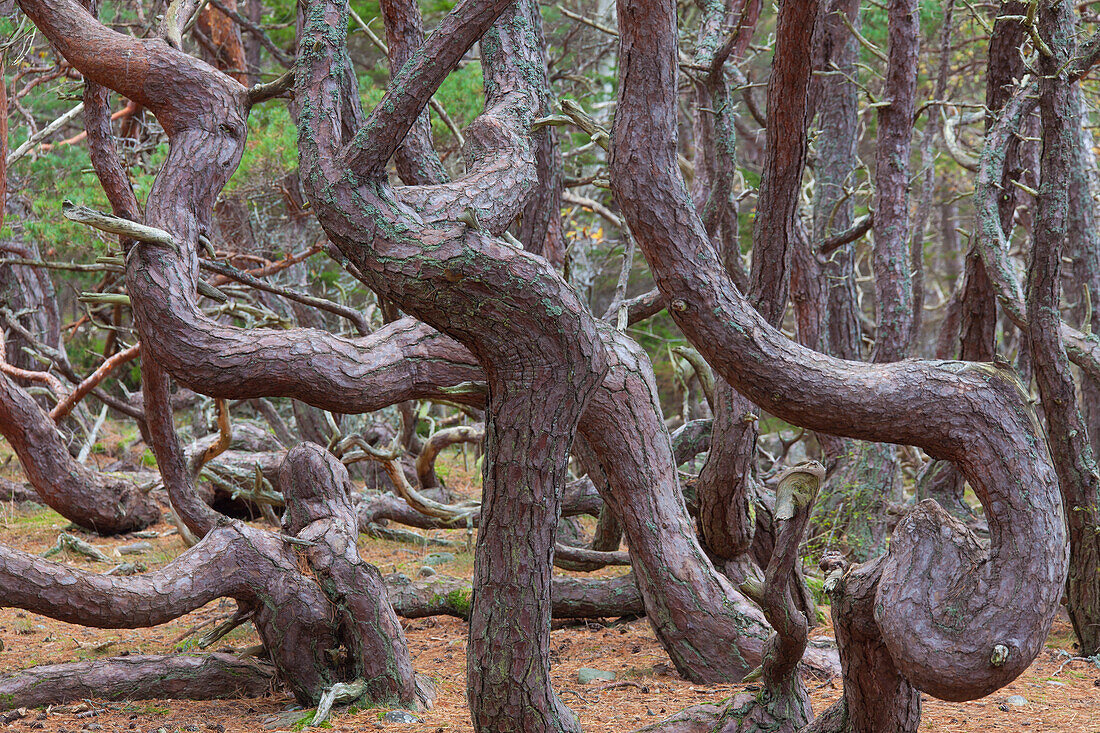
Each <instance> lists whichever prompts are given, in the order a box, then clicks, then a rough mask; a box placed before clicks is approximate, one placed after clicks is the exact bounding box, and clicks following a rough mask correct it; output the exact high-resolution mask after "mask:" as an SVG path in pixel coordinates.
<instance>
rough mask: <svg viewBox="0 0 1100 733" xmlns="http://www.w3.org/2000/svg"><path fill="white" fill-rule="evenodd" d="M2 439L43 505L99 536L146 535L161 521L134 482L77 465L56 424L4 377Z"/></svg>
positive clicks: (0, 395)
mask: <svg viewBox="0 0 1100 733" xmlns="http://www.w3.org/2000/svg"><path fill="white" fill-rule="evenodd" d="M0 434H3V436H4V438H5V439H6V440H7V441H8V445H10V446H11V448H12V450H14V451H15V453H16V455H17V456H19V463H20V465H21V466H22V467H23V474H24V475H25V476H26V477H27V481H29V482H30V484H31V485H32V486H34V489H35V491H37V492H38V495H39V496H40V497H41V498H42V501H43V502H44V503H45V504H46V505H48V506H49V507H50V508H51V509H53V510H54V511H56V512H57V513H58V514H60V515H61V516H63V517H65V518H66V519H68V520H70V521H72V522H74V523H76V524H79V525H80V526H81V527H86V528H88V529H90V530H92V531H93V532H99V533H101V534H108V535H110V534H122V533H125V532H134V531H136V530H139V529H144V528H146V527H148V526H149V525H151V524H154V523H156V522H157V521H159V520H160V508H159V507H158V506H157V504H156V502H155V501H153V499H152V498H151V497H150V496H149V495H147V494H144V493H142V492H141V491H140V490H139V489H138V487H137V486H135V485H134V484H133V482H131V481H128V480H126V479H123V478H116V477H113V476H110V475H108V474H103V473H100V472H98V471H93V470H91V469H89V468H87V467H86V466H84V465H82V464H80V463H78V462H77V461H76V459H75V458H73V457H72V455H71V454H70V453H69V450H68V448H67V447H66V445H65V444H64V442H63V441H62V440H61V435H60V434H59V433H58V432H57V426H56V425H54V422H53V420H51V419H50V418H49V416H48V415H47V414H46V413H45V412H43V411H42V408H40V407H39V406H38V404H37V403H36V402H35V401H34V398H32V397H31V396H30V395H29V394H27V393H26V392H25V391H24V390H22V389H20V388H19V386H18V385H17V384H15V382H13V381H12V380H11V379H9V378H8V376H7V375H5V374H3V373H0Z"/></svg>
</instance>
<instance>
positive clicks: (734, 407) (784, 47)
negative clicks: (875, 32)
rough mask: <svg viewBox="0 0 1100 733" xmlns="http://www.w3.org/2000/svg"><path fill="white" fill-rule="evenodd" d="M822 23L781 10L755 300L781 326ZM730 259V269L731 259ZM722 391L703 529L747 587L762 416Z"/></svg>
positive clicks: (808, 8)
mask: <svg viewBox="0 0 1100 733" xmlns="http://www.w3.org/2000/svg"><path fill="white" fill-rule="evenodd" d="M715 10H717V8H715ZM817 18H818V2H817V1H816V0H813V1H812V2H806V3H790V4H785V5H783V6H782V7H781V8H780V12H779V18H778V21H777V26H776V48H775V54H774V56H773V57H772V72H771V76H770V77H769V79H768V129H767V140H768V142H767V145H768V151H769V155H768V157H767V160H766V162H765V166H764V173H763V176H762V178H761V183H760V192H759V199H758V201H757V211H758V212H759V214H758V215H757V217H756V220H755V222H754V225H753V254H752V270H751V275H750V287H749V293H750V298H751V299H752V300H753V302H754V304H755V305H756V307H757V309H758V310H759V311H760V312H761V314H762V315H763V316H764V317H765V319H766V320H767V321H768V322H769V323H771V324H772V325H778V324H779V322H780V321H781V320H782V318H783V312H784V310H785V309H786V307H787V294H788V290H789V287H790V262H791V258H792V256H793V252H794V250H795V248H796V246H797V238H796V227H797V221H796V212H797V209H798V202H799V195H800V192H801V184H802V173H803V170H804V169H805V165H806V149H807V141H806V131H807V129H808V127H809V123H810V118H811V116H812V111H811V108H810V103H809V88H810V80H811V78H812V71H813V48H814V43H813V41H814V34H815V30H816V28H817ZM724 155H726V156H730V155H732V152H729V151H727V152H725V153H724ZM709 205H711V204H708V206H709ZM723 260H724V261H725V262H726V263H727V268H728V262H729V257H728V256H725V257H723ZM716 391H717V392H718V399H717V403H718V404H717V407H716V413H717V414H716V415H715V422H714V431H713V435H712V438H711V450H710V453H709V454H708V457H707V463H706V465H705V466H704V467H703V471H702V473H701V474H700V476H699V482H698V484H697V487H698V496H699V515H700V525H701V529H702V533H703V538H704V540H705V542H706V546H707V549H708V550H710V551H711V552H712V553H714V554H715V555H716V556H717V557H719V558H721V559H723V560H725V561H727V562H729V561H736V562H735V563H734V564H733V565H731V566H729V567H728V568H727V572H729V573H730V574H731V577H733V578H735V580H737V581H740V580H742V579H743V577H744V575H745V572H746V571H745V568H744V567H743V563H744V560H743V559H741V558H742V556H743V555H744V554H745V553H746V552H747V551H748V549H749V547H750V546H751V542H752V524H751V521H750V519H749V516H750V514H749V503H750V502H751V501H752V493H753V490H754V486H753V484H754V483H755V481H756V478H755V475H754V465H753V459H754V457H755V452H756V437H757V428H756V421H757V417H756V415H755V414H754V412H753V409H752V403H751V402H749V401H748V400H747V399H745V398H744V397H742V396H741V395H739V394H737V393H736V392H735V391H734V390H733V389H732V388H731V387H730V386H729V385H727V384H725V383H720V385H719V386H718V387H717V388H716ZM738 565H741V566H742V567H737V566H738Z"/></svg>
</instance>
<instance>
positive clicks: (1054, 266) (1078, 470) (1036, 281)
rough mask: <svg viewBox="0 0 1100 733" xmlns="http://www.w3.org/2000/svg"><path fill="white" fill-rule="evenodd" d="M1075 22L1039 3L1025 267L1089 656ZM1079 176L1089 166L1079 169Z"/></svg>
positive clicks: (1093, 604) (1091, 572)
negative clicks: (1037, 121)
mask: <svg viewBox="0 0 1100 733" xmlns="http://www.w3.org/2000/svg"><path fill="white" fill-rule="evenodd" d="M1075 21H1076V12H1075V11H1074V7H1073V5H1071V4H1070V3H1068V2H1065V1H1064V0H1048V1H1047V2H1044V3H1042V4H1041V5H1040V9H1039V28H1040V34H1041V36H1042V37H1043V38H1044V40H1045V41H1046V42H1047V44H1048V45H1049V47H1050V49H1051V51H1052V53H1051V54H1050V55H1049V56H1043V57H1042V59H1041V62H1040V63H1041V65H1042V70H1043V74H1044V76H1043V78H1042V79H1041V80H1040V83H1039V111H1040V114H1041V116H1042V121H1043V157H1042V179H1041V182H1040V186H1039V197H1038V212H1037V214H1036V219H1035V237H1034V241H1033V244H1032V248H1031V261H1030V263H1029V264H1030V266H1029V267H1028V279H1027V320H1028V325H1029V330H1028V334H1027V335H1028V341H1029V344H1030V346H1031V362H1032V365H1033V367H1034V369H1035V381H1036V383H1037V384H1038V386H1039V395H1040V397H1041V398H1042V404H1043V413H1044V414H1045V415H1046V418H1047V433H1048V435H1049V441H1048V443H1049V446H1050V453H1051V457H1052V458H1053V459H1054V467H1055V469H1057V471H1058V479H1059V484H1060V485H1061V488H1062V497H1063V500H1064V501H1065V507H1066V523H1067V525H1068V527H1069V542H1070V555H1069V558H1070V559H1069V579H1068V581H1067V588H1066V597H1067V599H1068V604H1067V608H1068V610H1069V615H1070V620H1071V621H1072V622H1073V629H1074V632H1075V633H1076V634H1077V638H1078V640H1079V641H1080V644H1081V650H1080V653H1081V654H1083V655H1092V654H1095V653H1096V652H1097V651H1098V650H1100V472H1098V470H1097V465H1096V461H1095V459H1094V457H1093V454H1092V445H1091V444H1090V442H1089V433H1088V426H1087V425H1086V424H1085V421H1084V419H1083V418H1082V416H1081V412H1080V410H1079V409H1078V404H1077V390H1076V383H1075V382H1074V379H1073V374H1072V372H1071V371H1070V366H1069V360H1068V359H1067V358H1066V352H1065V346H1064V345H1063V343H1062V336H1061V325H1062V319H1061V316H1060V311H1059V305H1060V299H1061V292H1062V288H1061V278H1060V273H1061V261H1062V252H1063V249H1064V247H1065V242H1066V238H1067V236H1068V235H1069V233H1070V221H1071V217H1072V216H1077V217H1083V216H1086V214H1085V213H1084V212H1078V213H1077V214H1076V215H1073V214H1071V213H1070V201H1071V197H1070V191H1071V190H1072V189H1073V188H1074V185H1073V184H1074V175H1075V174H1074V173H1071V168H1073V167H1074V166H1075V164H1077V165H1080V164H1082V163H1083V162H1084V161H1083V160H1082V156H1081V152H1080V147H1081V104H1080V97H1079V92H1078V93H1075V92H1074V88H1075V82H1073V81H1069V80H1067V79H1066V78H1065V76H1064V71H1063V70H1064V68H1065V67H1066V65H1067V64H1068V62H1069V61H1070V60H1071V59H1072V58H1073V56H1074V55H1075V54H1076V50H1077V44H1076V41H1075V40H1074V34H1075V33H1076V22H1075ZM1076 175H1077V176H1082V175H1085V172H1084V171H1082V170H1078V171H1077V172H1076ZM1086 190H1087V187H1086ZM1077 203H1078V205H1080V204H1082V203H1090V202H1082V201H1078V202H1077Z"/></svg>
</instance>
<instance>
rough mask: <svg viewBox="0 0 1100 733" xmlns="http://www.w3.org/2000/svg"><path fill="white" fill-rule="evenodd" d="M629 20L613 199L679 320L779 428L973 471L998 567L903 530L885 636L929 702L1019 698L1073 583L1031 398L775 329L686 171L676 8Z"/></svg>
mask: <svg viewBox="0 0 1100 733" xmlns="http://www.w3.org/2000/svg"><path fill="white" fill-rule="evenodd" d="M619 21H620V29H621V32H622V56H621V57H622V59H623V63H622V66H621V68H620V88H619V97H618V100H619V107H618V111H617V114H616V118H615V128H614V130H613V133H614V134H613V146H612V149H613V151H614V155H613V158H612V166H611V173H612V176H611V183H612V190H613V191H614V193H615V195H616V199H617V200H618V201H619V203H620V206H621V207H622V209H623V212H624V214H625V217H626V219H627V221H628V222H629V223H630V227H631V230H632V232H633V233H634V236H635V238H636V239H637V241H638V243H639V245H640V246H641V247H642V250H643V252H644V253H645V256H646V259H647V260H648V261H649V264H650V267H651V268H652V270H653V273H654V277H655V279H656V282H657V286H658V287H659V288H660V289H661V291H662V292H663V293H664V294H665V296H666V297H667V298H669V300H670V309H669V310H670V312H671V313H672V315H673V318H674V320H675V321H676V322H677V324H678V325H679V326H680V328H681V329H682V330H683V331H684V333H685V334H686V335H687V337H688V339H689V340H690V341H691V342H692V343H693V345H694V346H695V347H696V348H697V349H699V351H700V352H701V353H703V355H704V356H705V357H706V358H707V360H708V361H709V362H710V363H711V365H712V366H713V367H714V368H715V369H716V370H717V371H718V372H719V373H721V374H722V375H723V376H724V377H725V378H726V379H727V380H729V381H730V383H731V384H733V385H735V386H736V387H737V389H738V390H739V391H741V392H743V393H744V394H746V395H748V396H749V397H750V398H751V399H752V400H753V401H754V402H756V403H757V404H759V405H760V406H761V407H763V408H765V409H767V410H768V411H769V412H771V413H772V414H774V415H777V416H779V417H781V418H783V419H785V420H787V421H789V422H792V423H794V424H797V425H801V426H804V427H806V428H809V429H813V430H821V431H824V432H830V433H835V434H838V435H843V436H847V437H854V438H860V439H864V440H876V441H889V442H894V443H905V444H911V445H916V446H919V447H921V448H923V449H924V450H925V451H926V452H928V453H929V455H931V456H933V457H935V458H941V459H945V460H950V461H952V462H954V463H956V465H958V466H959V468H960V469H961V471H962V472H963V474H964V475H965V476H966V477H967V479H968V480H969V481H970V484H971V486H972V487H974V490H975V493H976V494H977V495H978V497H979V499H980V500H981V502H982V504H983V505H984V507H985V510H986V516H987V517H988V519H989V529H990V546H989V550H988V553H987V554H983V555H978V556H975V555H974V553H972V552H971V551H970V547H971V545H970V544H969V540H967V539H966V537H965V534H962V535H960V534H959V533H958V532H956V531H954V530H957V529H958V526H957V525H953V526H951V527H949V529H951V530H952V531H951V532H949V533H946V534H934V533H931V532H924V531H921V527H922V525H921V522H922V519H921V517H922V514H921V513H920V512H915V513H914V514H912V515H910V516H909V517H907V518H905V519H903V520H902V521H901V523H899V525H898V528H897V529H896V531H895V532H894V543H893V545H892V546H891V548H890V552H889V554H888V555H887V556H886V559H885V561H884V563H883V569H882V578H881V580H880V581H879V583H878V587H877V591H876V604H875V613H874V616H875V623H876V624H877V626H878V627H879V628H880V630H881V633H882V638H883V640H884V643H885V646H886V648H887V649H888V651H889V654H890V657H891V659H892V660H893V662H894V664H895V665H896V666H897V669H898V670H899V672H900V673H901V674H902V675H903V676H904V677H905V678H906V679H907V680H909V681H910V682H911V683H912V684H913V685H914V686H916V687H918V688H919V689H921V690H923V691H925V692H927V693H929V694H932V695H934V696H937V697H941V698H944V699H950V700H967V699H973V698H976V697H980V696H982V695H986V694H989V693H990V692H992V691H993V690H996V689H998V688H999V687H1001V686H1003V685H1005V684H1006V683H1008V682H1009V681H1011V680H1012V679H1014V678H1015V677H1016V676H1018V675H1019V674H1020V673H1022V672H1023V671H1024V670H1025V669H1026V668H1027V666H1028V665H1029V664H1030V663H1031V661H1032V660H1033V659H1034V658H1035V656H1036V655H1037V654H1038V652H1039V651H1040V649H1041V648H1042V643H1043V640H1044V639H1045V637H1046V634H1047V632H1048V631H1049V629H1050V624H1051V622H1052V621H1053V618H1054V614H1055V612H1056V611H1057V606H1058V600H1059V598H1060V596H1061V592H1062V587H1061V586H1062V583H1063V582H1064V578H1065V573H1066V552H1065V532H1064V529H1063V526H1062V519H1061V510H1062V507H1061V499H1060V496H1059V494H1058V487H1057V479H1056V476H1055V473H1054V468H1053V466H1052V465H1051V463H1050V460H1049V458H1048V456H1047V455H1046V452H1045V450H1044V449H1043V447H1042V437H1041V429H1040V427H1039V425H1038V423H1037V421H1036V418H1035V415H1034V413H1033V411H1032V410H1031V408H1030V405H1029V404H1028V400H1027V396H1026V394H1025V393H1024V391H1023V390H1022V388H1021V387H1020V386H1019V385H1018V384H1017V383H1016V381H1015V380H1014V378H1013V377H1012V375H1010V374H1009V373H1008V372H1006V371H1002V370H1000V369H997V368H996V367H993V366H991V365H984V364H970V363H961V362H935V361H905V362H898V363H891V364H862V363H855V362H846V361H843V360H840V359H835V358H831V357H827V356H824V355H822V354H819V353H817V352H813V351H811V350H809V349H806V348H804V347H802V346H799V345H798V344H795V343H793V342H792V341H790V340H789V339H787V338H785V337H784V336H783V335H782V334H780V333H779V332H778V331H776V330H775V329H774V328H772V327H771V326H770V325H768V324H767V322H766V321H764V319H763V318H761V316H760V315H759V314H758V313H756V312H755V311H754V310H753V309H752V307H751V306H750V305H749V303H748V302H747V301H746V300H745V298H744V297H743V296H742V295H741V294H740V293H739V292H738V291H737V289H736V288H734V287H733V286H732V284H731V283H730V282H729V280H728V278H727V277H726V275H725V272H724V270H723V269H722V268H721V265H720V263H719V262H718V261H717V258H716V257H715V256H714V255H713V254H712V251H711V249H710V247H709V242H708V240H707V238H706V235H705V230H704V229H703V228H702V225H701V223H700V222H699V219H698V217H697V215H696V214H695V212H694V211H692V210H691V207H690V203H689V201H690V199H689V198H688V196H687V194H686V191H685V190H684V184H683V181H682V180H681V178H680V174H679V171H678V169H677V165H676V138H677V130H676V124H675V120H676V107H675V96H674V90H675V89H676V23H675V3H672V2H670V1H668V0H642V1H635V2H630V3H627V2H620V3H619ZM643 171H644V173H643ZM1025 548H1026V549H1025ZM978 558H981V559H982V561H981V562H976V560H978ZM945 599H951V600H950V601H948V600H945ZM1021 609H1028V612H1023V613H1022V612H1021Z"/></svg>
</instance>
